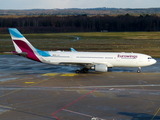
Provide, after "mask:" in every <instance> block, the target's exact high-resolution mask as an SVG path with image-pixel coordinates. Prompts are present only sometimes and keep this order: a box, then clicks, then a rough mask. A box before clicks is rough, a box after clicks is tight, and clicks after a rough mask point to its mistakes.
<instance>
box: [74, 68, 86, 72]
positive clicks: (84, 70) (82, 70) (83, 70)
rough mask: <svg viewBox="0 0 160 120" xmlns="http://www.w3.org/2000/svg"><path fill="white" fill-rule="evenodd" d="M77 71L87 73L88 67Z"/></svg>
mask: <svg viewBox="0 0 160 120" xmlns="http://www.w3.org/2000/svg"><path fill="white" fill-rule="evenodd" d="M75 72H76V73H87V72H88V69H87V68H82V69H81V70H76V71H75Z"/></svg>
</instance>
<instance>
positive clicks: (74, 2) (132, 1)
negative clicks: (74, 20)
mask: <svg viewBox="0 0 160 120" xmlns="http://www.w3.org/2000/svg"><path fill="white" fill-rule="evenodd" d="M96 7H107V8H155V7H160V0H0V9H54V8H61V9H62V8H96Z"/></svg>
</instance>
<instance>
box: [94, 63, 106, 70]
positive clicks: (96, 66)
mask: <svg viewBox="0 0 160 120" xmlns="http://www.w3.org/2000/svg"><path fill="white" fill-rule="evenodd" d="M94 69H95V71H97V72H107V71H108V67H107V65H103V64H97V65H95V66H94Z"/></svg>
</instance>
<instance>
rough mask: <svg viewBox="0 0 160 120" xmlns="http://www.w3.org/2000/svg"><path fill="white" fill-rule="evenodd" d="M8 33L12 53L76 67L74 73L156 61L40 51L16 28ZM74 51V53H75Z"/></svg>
mask: <svg viewBox="0 0 160 120" xmlns="http://www.w3.org/2000/svg"><path fill="white" fill-rule="evenodd" d="M9 33H10V35H11V39H12V42H13V45H14V47H15V51H12V53H14V54H17V55H21V56H24V57H26V58H29V59H31V60H34V61H38V62H42V63H48V64H52V65H74V66H75V65H76V66H78V67H79V68H80V69H77V70H76V71H75V72H76V73H86V72H88V70H94V71H96V72H107V71H108V68H112V67H138V70H137V72H138V73H140V72H141V67H144V66H150V65H153V64H155V63H156V62H157V61H156V60H155V59H153V58H152V57H151V56H149V55H145V54H141V53H125V52H77V51H76V50H73V49H72V50H73V51H74V52H72V50H71V51H42V50H39V49H37V48H35V47H34V46H33V45H32V44H31V43H30V42H29V41H28V40H27V39H26V38H25V37H24V36H23V35H22V34H21V33H20V32H19V31H18V30H17V29H16V28H9ZM75 51H76V52H75Z"/></svg>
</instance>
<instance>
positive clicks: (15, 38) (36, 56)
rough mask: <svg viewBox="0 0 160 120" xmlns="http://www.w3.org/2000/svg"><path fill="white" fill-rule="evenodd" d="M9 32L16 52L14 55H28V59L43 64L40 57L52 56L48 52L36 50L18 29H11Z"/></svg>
mask: <svg viewBox="0 0 160 120" xmlns="http://www.w3.org/2000/svg"><path fill="white" fill-rule="evenodd" d="M9 32H10V35H11V38H12V42H13V44H14V47H15V50H16V51H14V52H13V53H17V54H26V57H27V58H29V59H32V60H35V61H39V62H41V60H40V58H41V57H40V56H45V57H48V56H50V54H49V53H48V52H45V51H41V50H38V49H36V48H34V47H33V46H32V45H31V43H30V42H29V41H28V40H27V39H26V38H25V37H24V36H23V35H22V34H21V33H20V32H19V31H18V30H17V29H16V28H9Z"/></svg>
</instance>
